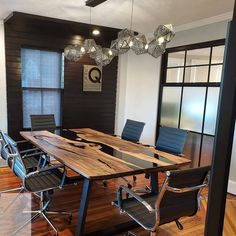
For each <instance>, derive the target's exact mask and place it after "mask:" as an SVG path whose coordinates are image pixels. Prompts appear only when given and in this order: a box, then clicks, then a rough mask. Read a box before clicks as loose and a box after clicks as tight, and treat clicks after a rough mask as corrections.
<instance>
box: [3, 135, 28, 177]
mask: <svg viewBox="0 0 236 236" xmlns="http://www.w3.org/2000/svg"><path fill="white" fill-rule="evenodd" d="M3 137H4V140H5V141H6V143H7V146H8V155H9V156H10V155H11V156H12V157H13V163H12V170H13V172H14V173H15V175H16V176H18V177H20V178H22V179H23V178H24V177H25V176H26V173H27V172H26V168H25V165H24V163H23V161H22V157H21V154H20V152H19V150H18V148H17V144H16V143H15V141H14V140H13V139H12V138H11V137H10V136H9V135H7V134H5V133H3ZM8 158H9V157H8Z"/></svg>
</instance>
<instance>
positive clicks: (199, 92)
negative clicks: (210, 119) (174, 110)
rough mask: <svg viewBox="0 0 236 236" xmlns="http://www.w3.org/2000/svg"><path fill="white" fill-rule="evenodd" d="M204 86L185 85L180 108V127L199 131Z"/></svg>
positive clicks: (202, 109)
mask: <svg viewBox="0 0 236 236" xmlns="http://www.w3.org/2000/svg"><path fill="white" fill-rule="evenodd" d="M205 93H206V88H202V87H185V88H184V91H183V102H182V110H181V120H180V127H181V128H182V129H186V130H191V131H196V132H201V131H202V120H203V111H204V102H205Z"/></svg>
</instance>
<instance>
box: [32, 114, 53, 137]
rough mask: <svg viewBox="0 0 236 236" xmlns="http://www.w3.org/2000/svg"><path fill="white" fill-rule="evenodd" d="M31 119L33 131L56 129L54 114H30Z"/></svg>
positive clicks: (51, 130)
mask: <svg viewBox="0 0 236 236" xmlns="http://www.w3.org/2000/svg"><path fill="white" fill-rule="evenodd" d="M30 119H31V130H32V131H40V130H47V131H50V132H52V133H54V132H55V130H56V122H55V118H54V114H47V115H30Z"/></svg>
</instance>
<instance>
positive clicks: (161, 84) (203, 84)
mask: <svg viewBox="0 0 236 236" xmlns="http://www.w3.org/2000/svg"><path fill="white" fill-rule="evenodd" d="M223 45H225V39H219V40H214V41H208V42H202V43H196V44H189V45H184V46H178V47H173V48H167V49H166V52H165V53H164V54H163V55H162V59H161V73H160V82H159V96H158V103H157V104H158V107H157V122H156V140H157V138H158V135H159V128H160V126H161V124H160V122H161V108H162V97H163V89H164V87H180V88H181V98H180V108H179V118H178V128H180V121H181V108H182V102H183V89H184V87H205V88H206V93H205V101H204V112H203V120H202V127H201V132H196V131H190V132H191V133H193V134H194V133H195V134H199V135H201V139H200V150H199V157H198V166H200V164H201V157H202V147H203V139H204V136H209V137H215V135H211V134H205V133H204V124H205V115H206V103H207V95H208V89H209V88H211V87H219V88H220V86H221V82H210V81H209V80H210V70H211V66H212V65H223V62H222V63H212V64H211V58H212V51H213V50H212V48H213V47H217V46H223ZM204 48H210V59H209V63H208V64H204V65H188V66H186V56H187V51H189V50H194V49H204ZM180 51H185V55H184V65H183V66H171V67H168V54H169V53H174V52H180ZM206 65H207V66H208V77H207V82H192V83H190V82H187V83H186V82H184V75H185V69H186V68H188V67H196V66H197V67H199V66H206ZM167 68H183V81H182V82H176V83H173V82H166V76H167Z"/></svg>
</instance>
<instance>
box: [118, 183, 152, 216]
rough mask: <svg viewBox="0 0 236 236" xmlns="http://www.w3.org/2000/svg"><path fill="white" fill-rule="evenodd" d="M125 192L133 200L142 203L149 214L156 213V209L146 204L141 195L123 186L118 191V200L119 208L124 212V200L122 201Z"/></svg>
mask: <svg viewBox="0 0 236 236" xmlns="http://www.w3.org/2000/svg"><path fill="white" fill-rule="evenodd" d="M123 190H124V191H125V192H126V193H128V194H129V195H131V196H132V197H133V198H135V199H136V200H137V201H138V202H140V203H141V204H142V205H143V206H144V207H146V208H147V210H148V211H149V213H153V212H156V211H157V210H156V209H153V208H152V206H151V205H150V204H149V203H148V202H146V201H145V200H144V199H143V198H141V197H140V196H139V195H137V194H136V193H135V192H133V191H132V190H131V189H129V188H128V187H126V186H124V185H121V186H120V187H119V189H118V191H117V200H118V207H119V208H120V209H121V210H122V208H123V206H122V204H123V199H122V191H123Z"/></svg>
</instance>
